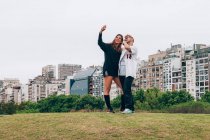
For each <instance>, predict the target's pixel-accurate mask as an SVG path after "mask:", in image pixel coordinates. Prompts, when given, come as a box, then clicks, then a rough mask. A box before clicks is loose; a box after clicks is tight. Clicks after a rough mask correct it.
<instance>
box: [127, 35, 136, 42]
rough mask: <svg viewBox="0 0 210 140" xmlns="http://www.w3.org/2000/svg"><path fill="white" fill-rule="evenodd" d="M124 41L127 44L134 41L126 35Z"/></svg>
mask: <svg viewBox="0 0 210 140" xmlns="http://www.w3.org/2000/svg"><path fill="white" fill-rule="evenodd" d="M125 41H126V42H127V43H133V42H134V39H133V37H132V36H131V35H126V36H125Z"/></svg>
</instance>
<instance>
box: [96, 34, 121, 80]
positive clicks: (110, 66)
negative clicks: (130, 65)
mask: <svg viewBox="0 0 210 140" xmlns="http://www.w3.org/2000/svg"><path fill="white" fill-rule="evenodd" d="M98 45H99V46H100V48H101V49H102V50H103V51H104V56H105V61H104V65H103V75H104V77H105V76H113V77H117V76H118V68H119V60H120V55H121V52H118V51H117V50H115V49H114V48H113V47H112V44H107V43H104V42H103V40H102V33H99V36H98Z"/></svg>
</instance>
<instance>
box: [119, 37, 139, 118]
mask: <svg viewBox="0 0 210 140" xmlns="http://www.w3.org/2000/svg"><path fill="white" fill-rule="evenodd" d="M133 43H134V38H133V37H132V36H131V35H126V36H125V38H124V42H123V47H122V54H121V57H120V62H119V78H120V82H121V85H122V88H123V93H124V94H122V95H121V109H120V110H121V111H123V112H122V113H125V114H129V113H133V112H134V101H133V95H132V91H131V86H132V82H133V80H134V78H136V69H137V48H136V47H135V46H133Z"/></svg>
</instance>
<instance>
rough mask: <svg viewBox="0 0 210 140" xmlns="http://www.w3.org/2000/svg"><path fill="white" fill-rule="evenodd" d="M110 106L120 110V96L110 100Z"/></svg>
mask: <svg viewBox="0 0 210 140" xmlns="http://www.w3.org/2000/svg"><path fill="white" fill-rule="evenodd" d="M111 105H112V107H113V108H120V106H121V95H118V96H117V97H116V98H114V99H113V100H111Z"/></svg>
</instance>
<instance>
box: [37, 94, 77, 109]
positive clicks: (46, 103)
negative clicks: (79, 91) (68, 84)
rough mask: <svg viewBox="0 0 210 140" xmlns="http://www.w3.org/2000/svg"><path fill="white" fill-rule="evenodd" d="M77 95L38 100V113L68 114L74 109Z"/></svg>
mask: <svg viewBox="0 0 210 140" xmlns="http://www.w3.org/2000/svg"><path fill="white" fill-rule="evenodd" d="M79 98H80V96H78V95H69V96H66V95H59V96H56V95H52V96H50V97H48V98H45V99H43V100H40V101H39V102H38V103H37V107H38V109H39V111H40V112H68V111H70V110H72V109H75V106H76V102H77V100H79Z"/></svg>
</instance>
